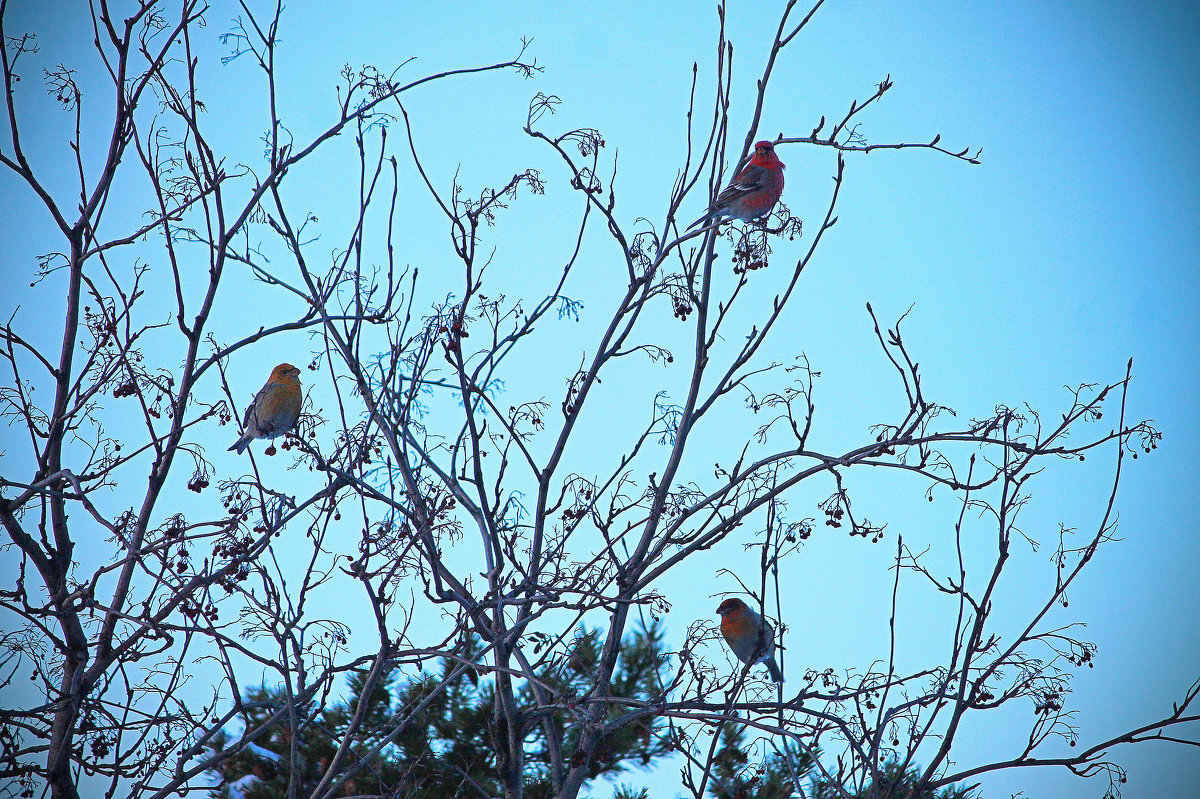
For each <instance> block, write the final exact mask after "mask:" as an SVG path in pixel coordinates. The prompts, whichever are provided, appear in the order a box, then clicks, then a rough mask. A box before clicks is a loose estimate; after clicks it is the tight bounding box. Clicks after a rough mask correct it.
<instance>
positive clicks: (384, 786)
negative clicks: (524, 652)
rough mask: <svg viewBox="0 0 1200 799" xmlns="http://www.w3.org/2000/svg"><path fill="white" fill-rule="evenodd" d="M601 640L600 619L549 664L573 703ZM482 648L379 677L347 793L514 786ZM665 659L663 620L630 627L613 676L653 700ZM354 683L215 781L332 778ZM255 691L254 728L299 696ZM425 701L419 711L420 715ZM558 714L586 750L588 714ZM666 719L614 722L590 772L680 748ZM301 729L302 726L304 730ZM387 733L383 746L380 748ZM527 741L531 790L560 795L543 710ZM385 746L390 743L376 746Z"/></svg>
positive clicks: (236, 787)
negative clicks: (462, 666)
mask: <svg viewBox="0 0 1200 799" xmlns="http://www.w3.org/2000/svg"><path fill="white" fill-rule="evenodd" d="M601 646H602V641H601V639H600V635H599V633H598V632H597V631H596V630H587V629H581V630H580V631H579V633H578V634H577V636H576V638H575V641H574V642H572V645H571V646H570V648H569V650H568V651H567V652H566V653H564V655H563V656H561V657H559V658H556V659H552V660H550V661H549V662H548V665H547V666H546V667H545V668H544V669H542V671H541V672H540V673H539V678H540V680H541V683H542V684H543V686H544V690H548V691H552V692H553V693H554V694H555V695H557V696H561V697H563V699H564V701H567V702H569V701H571V699H572V698H573V697H578V696H581V695H582V694H583V693H584V692H585V691H587V690H588V688H589V687H590V686H591V684H592V681H593V678H594V669H595V667H596V664H597V663H598V662H599V657H600V649H601ZM482 651H483V647H482V646H481V645H480V643H479V641H478V640H474V641H471V642H470V644H469V645H468V647H467V648H466V650H465V654H466V657H467V658H468V659H471V660H474V661H475V662H478V663H480V664H481V668H480V669H478V670H477V669H467V670H465V671H463V672H462V673H460V674H458V675H455V676H451V675H452V673H453V672H454V670H455V668H456V663H457V661H449V660H446V661H443V662H442V664H441V668H440V674H436V675H435V674H426V675H416V676H411V677H408V678H402V676H401V675H400V674H398V673H395V672H393V673H391V674H389V675H388V677H387V679H385V680H381V681H379V682H378V684H377V685H376V687H375V689H374V690H373V691H372V692H371V695H370V696H369V697H368V698H367V702H366V707H365V717H364V722H363V724H362V725H361V727H360V728H359V729H358V731H357V732H356V733H355V735H354V738H353V743H352V745H351V747H350V756H349V757H346V758H343V760H342V763H343V764H345V765H353V764H358V763H359V762H360V761H362V764H363V767H362V768H359V769H357V770H356V771H355V773H354V774H353V776H352V777H350V778H348V779H346V781H345V785H344V790H342V791H338V793H339V794H341V793H344V794H345V795H354V794H374V795H382V796H404V797H406V798H407V797H411V798H412V799H451V797H463V798H464V799H466V798H467V797H480V796H485V795H486V796H499V795H503V793H504V791H503V788H502V787H501V786H500V784H499V783H498V782H497V781H496V779H495V755H494V752H495V745H494V744H493V742H492V738H491V729H492V713H493V705H494V698H495V690H494V685H493V683H492V680H491V679H490V678H488V677H487V676H486V668H485V667H484V666H483V664H484V663H485V662H486V659H485V658H482V657H480V653H481V652H482ZM663 659H664V654H663V636H662V631H661V629H660V628H659V627H658V625H657V624H651V625H650V626H648V627H645V628H641V629H638V630H636V631H635V632H634V633H632V634H631V635H629V636H627V638H626V640H625V642H624V644H623V652H622V656H621V658H620V662H619V664H618V668H617V672H616V673H615V674H614V675H613V680H612V685H613V695H614V696H624V697H629V698H633V699H638V700H642V701H649V700H651V699H653V698H655V697H657V696H658V695H659V694H660V692H661V688H660V685H659V681H658V669H659V666H660V665H661V664H662V662H663ZM481 673H483V676H482V677H481V676H480V675H481ZM348 682H349V684H348V688H349V690H348V696H347V698H346V699H345V701H342V702H338V703H336V704H333V705H331V706H329V707H328V708H326V709H324V710H322V711H320V712H317V713H316V714H313V713H311V712H308V713H306V712H305V711H306V709H305V708H297V709H296V713H295V714H294V715H295V716H297V717H299V718H308V717H310V716H311V717H312V718H313V721H312V722H311V723H308V724H296V725H293V724H291V723H289V721H288V719H287V718H286V716H285V717H283V718H282V719H281V720H280V721H279V722H277V723H273V724H272V725H271V726H270V728H269V730H268V731H267V734H265V735H263V736H261V737H260V738H258V739H257V740H256V741H255V743H256V744H257V746H258V747H260V748H259V749H257V750H256V751H243V752H242V753H240V754H238V755H237V756H235V757H233V758H231V759H229V760H228V761H226V762H225V764H224V767H223V768H222V770H221V773H220V775H219V776H220V778H221V780H222V782H221V786H220V787H219V788H217V789H216V790H214V792H213V796H214V797H218V798H219V799H234V798H235V797H239V796H240V797H243V799H282V798H283V797H285V796H287V795H288V791H289V788H288V786H289V784H290V783H293V782H294V783H295V786H294V787H295V788H298V789H299V790H298V792H297V793H298V795H304V794H305V793H307V792H308V791H311V790H312V788H314V787H315V786H316V785H317V784H318V783H319V782H320V780H321V779H322V778H323V777H324V775H325V774H326V772H327V770H328V768H329V765H330V764H331V763H332V762H333V758H334V754H335V753H336V751H337V749H338V747H339V745H341V743H342V742H343V741H344V740H345V737H346V731H347V730H348V729H349V725H350V722H351V720H352V719H353V717H354V713H355V712H356V709H357V708H358V707H359V703H360V701H361V700H362V698H363V691H364V688H365V685H366V674H363V673H356V674H353V675H352V676H351V677H350V679H349V681H348ZM520 697H521V699H522V701H523V703H524V704H526V705H527V706H528V707H533V706H534V702H533V695H532V688H531V687H529V686H527V685H526V686H524V687H522V689H521V692H520ZM243 702H244V704H245V706H246V707H247V708H248V709H249V710H248V713H247V724H246V728H247V729H255V728H257V727H258V726H260V725H261V724H262V723H263V722H264V721H266V720H267V719H269V718H270V717H271V715H272V714H273V713H275V712H276V711H277V710H278V709H280V708H284V707H286V706H287V698H286V695H285V694H284V692H283V691H282V690H281V689H278V688H266V687H261V686H260V687H256V688H251V689H249V690H247V691H246V692H245V693H244V697H243ZM416 708H419V711H417V712H416V714H415V715H414V709H416ZM626 713H628V710H627V709H624V708H620V707H618V706H617V704H614V706H613V710H612V712H611V715H610V720H616V719H618V718H619V717H620V716H622V715H624V714H626ZM405 718H407V719H408V723H405V724H403V725H402V726H401V727H400V728H399V730H396V729H395V727H396V722H397V720H400V719H405ZM550 723H553V724H555V725H557V727H558V729H560V730H562V731H563V739H564V740H563V753H562V757H563V759H564V760H569V759H571V758H573V757H575V756H576V751H577V746H578V740H579V738H578V729H579V725H577V724H574V723H572V719H571V718H570V717H568V716H567V715H566V714H563V716H562V717H555V718H552V719H550ZM659 727H660V725H659V724H658V723H656V722H655V720H654V719H653V718H634V719H632V720H626V721H624V722H622V723H618V724H614V725H613V727H612V730H611V732H609V733H608V735H607V736H606V738H605V739H604V740H603V741H602V744H601V746H599V747H598V748H597V753H596V756H595V757H594V758H593V759H592V760H591V762H590V763H589V769H588V773H589V777H591V778H592V779H595V778H597V777H612V776H616V775H618V774H620V773H622V772H624V771H628V770H632V769H638V768H642V767H646V766H649V765H651V764H652V763H653V762H654V761H655V760H656V759H658V758H660V757H661V756H663V755H665V754H668V753H669V752H670V751H671V748H670V745H669V743H668V741H667V740H666V738H665V737H664V736H663V735H662V734H661V732H660V730H659ZM292 729H298V730H299V732H298V733H297V734H296V735H295V736H293V733H292V732H291V730H292ZM389 736H390V737H389ZM293 737H295V739H296V740H295V746H294V749H295V757H294V758H293V757H292V755H291V751H292V749H293V745H292V744H293ZM385 741H386V743H383V742H385ZM234 743H235V739H233V738H231V737H230V736H228V735H224V736H223V737H221V738H220V739H219V740H218V741H217V743H216V747H215V748H217V749H223V748H225V747H228V746H231V745H233V744H234ZM381 743H383V746H382V747H379V745H380V744H381ZM525 744H526V752H525V756H526V773H527V778H526V785H525V795H526V796H528V797H530V799H551V797H553V795H554V792H553V789H552V786H551V784H550V780H549V777H548V774H549V768H548V766H549V763H550V750H549V747H548V745H547V742H546V734H545V728H544V726H543V724H542V722H541V720H540V719H538V718H530V719H529V722H528V734H527V737H526V739H525ZM377 747H378V748H379V751H378V753H377V754H375V755H370V754H369V753H370V752H371V751H372V750H373V749H375V748H377ZM264 750H265V751H264ZM343 773H344V770H343ZM613 797H614V799H648V798H647V796H646V793H645V791H644V790H642V789H640V788H631V787H627V786H621V787H619V788H617V789H616V791H615V793H614V794H613Z"/></svg>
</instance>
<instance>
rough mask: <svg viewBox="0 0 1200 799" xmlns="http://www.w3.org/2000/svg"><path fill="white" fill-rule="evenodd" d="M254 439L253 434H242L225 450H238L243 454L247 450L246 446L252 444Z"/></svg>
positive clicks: (238, 452) (237, 451)
mask: <svg viewBox="0 0 1200 799" xmlns="http://www.w3.org/2000/svg"><path fill="white" fill-rule="evenodd" d="M253 440H254V439H253V438H252V437H251V436H242V437H241V438H239V439H238V440H237V441H235V442H233V446H232V447H230V448H229V449H227V450H225V451H226V452H236V453H237V454H239V455H241V454H242V453H243V452H245V451H246V447H248V446H250V442H251V441H253Z"/></svg>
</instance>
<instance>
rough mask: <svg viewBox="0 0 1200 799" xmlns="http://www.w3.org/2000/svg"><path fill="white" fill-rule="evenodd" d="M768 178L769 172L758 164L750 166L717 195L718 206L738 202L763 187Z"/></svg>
mask: <svg viewBox="0 0 1200 799" xmlns="http://www.w3.org/2000/svg"><path fill="white" fill-rule="evenodd" d="M766 178H767V170H766V169H765V168H763V167H761V166H758V165H757V164H750V165H749V166H748V167H746V168H745V169H743V170H742V171H741V172H739V173H738V174H737V175H736V176H735V177H734V179H733V180H731V181H730V182H729V185H728V186H726V187H725V188H724V189H722V191H721V193H720V194H718V195H717V202H716V204H717V205H722V204H724V203H727V202H729V201H731V200H736V199H737V198H738V197H744V196H746V195H747V194H749V193H750V192H752V191H757V190H758V189H761V188H762V186H763V182H764V181H765V180H766Z"/></svg>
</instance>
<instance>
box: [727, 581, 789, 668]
mask: <svg viewBox="0 0 1200 799" xmlns="http://www.w3.org/2000/svg"><path fill="white" fill-rule="evenodd" d="M717 613H718V614H720V616H721V635H723V636H725V643H727V644H729V648H730V649H732V650H733V654H735V655H737V659H738V660H740V661H742V662H743V663H747V664H749V665H751V666H753V665H754V664H755V663H762V664H763V665H765V666H766V667H767V670H768V671H769V672H771V679H772V680H774V681H775V682H783V672H781V671H780V670H779V664H778V663H776V662H775V630H774V628H773V627H771V624H770V623H769V622H767V621H765V620H764V619H763V617H762V616H759V615H758V614H757V613H755V612H754V611H753V610H751V609H750V606H749V605H747V604H746V603H745V602H743V601H742V600H740V599H737V598H736V597H730V598H729V599H726V600H725V601H724V602H722V603H721V605H720V607H718V608H717Z"/></svg>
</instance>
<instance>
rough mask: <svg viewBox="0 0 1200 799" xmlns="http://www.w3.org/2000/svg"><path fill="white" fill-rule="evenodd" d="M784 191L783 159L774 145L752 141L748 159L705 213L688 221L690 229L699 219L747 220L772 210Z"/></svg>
mask: <svg viewBox="0 0 1200 799" xmlns="http://www.w3.org/2000/svg"><path fill="white" fill-rule="evenodd" d="M781 194H783V162H782V161H780V160H779V159H778V158H776V157H775V145H774V144H772V143H771V142H769V141H760V142H757V143H755V145H754V155H752V156H751V157H750V163H748V164H746V166H745V167H744V168H743V169H742V171H741V172H738V173H737V175H735V176H734V178H733V180H731V181H730V182H729V185H728V186H726V187H725V189H724V190H723V191H722V192H721V193H720V194H718V195H717V199H716V200H715V201H714V202H713V204H712V205H711V206H710V207H709V209H708V213H707V214H705V215H704V216H702V217H700V218H699V219H697V220H696V221H695V222H693V223H692V224H690V225H688V228H687V229H688V230H691V229H692V228H694V227H695V226H696V225H699V224H700V223H702V222H711V221H713V220H716V221H720V220H722V219H740V220H742V221H743V222H749V221H750V220H751V219H758V218H759V217H761V216H765V215H766V214H768V213H770V212H771V209H772V208H774V207H775V203H777V202H779V196H780V195H781Z"/></svg>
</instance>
